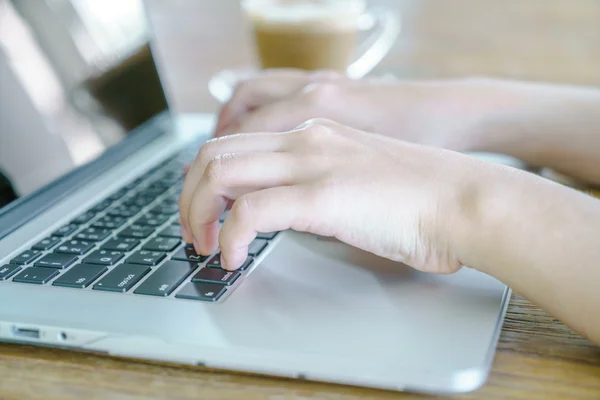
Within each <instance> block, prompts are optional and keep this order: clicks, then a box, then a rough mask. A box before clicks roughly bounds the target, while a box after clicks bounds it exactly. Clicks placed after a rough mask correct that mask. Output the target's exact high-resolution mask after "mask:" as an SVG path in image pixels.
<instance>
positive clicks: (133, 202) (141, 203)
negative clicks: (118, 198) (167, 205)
mask: <svg viewBox="0 0 600 400" xmlns="http://www.w3.org/2000/svg"><path fill="white" fill-rule="evenodd" d="M155 198H156V197H155V196H154V197H150V196H139V195H138V196H133V197H129V198H127V199H126V200H125V201H124V202H123V204H125V205H126V206H137V207H146V206H147V205H148V204H150V203H152V202H153V201H154V199H155Z"/></svg>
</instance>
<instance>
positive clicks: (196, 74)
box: [0, 0, 600, 400]
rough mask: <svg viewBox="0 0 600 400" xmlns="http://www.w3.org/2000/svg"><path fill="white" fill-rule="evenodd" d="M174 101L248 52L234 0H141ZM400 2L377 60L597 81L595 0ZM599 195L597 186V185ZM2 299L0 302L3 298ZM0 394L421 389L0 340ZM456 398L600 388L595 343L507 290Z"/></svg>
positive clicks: (197, 98)
mask: <svg viewBox="0 0 600 400" xmlns="http://www.w3.org/2000/svg"><path fill="white" fill-rule="evenodd" d="M150 2H151V3H152V4H151V12H152V14H153V22H154V25H155V29H156V32H157V36H158V41H159V45H160V52H161V56H162V57H163V59H164V60H165V61H164V64H165V72H166V73H167V78H168V84H169V87H170V91H171V94H172V96H173V97H172V98H173V100H174V104H175V108H176V110H177V111H180V112H196V111H214V110H216V108H217V103H216V102H215V101H214V100H212V99H211V98H210V96H209V95H208V93H207V91H206V83H207V81H208V79H209V77H210V76H211V75H212V74H213V73H214V72H216V71H218V70H219V69H220V68H223V67H231V66H238V65H246V64H248V63H250V62H251V60H252V51H251V44H250V43H251V42H250V40H249V37H248V36H247V35H246V32H245V26H244V24H243V23H241V22H242V21H241V16H240V13H239V11H238V8H237V2H236V1H234V0H218V1H217V0H213V1H208V0H204V1H198V0H170V1H168V2H167V1H163V0H150ZM372 3H379V4H388V5H393V6H394V7H397V8H398V9H399V10H401V12H402V15H403V19H404V28H403V34H402V38H401V39H400V40H399V41H398V43H397V45H396V46H395V48H394V49H393V52H392V54H390V56H389V57H388V58H387V59H386V60H385V61H384V62H383V63H382V64H381V65H380V67H379V68H378V72H388V71H392V72H394V73H396V74H397V75H399V76H401V77H413V78H433V77H452V76H463V75H494V76H504V77H511V78H519V79H529V80H547V81H555V82H567V83H577V84H589V85H596V86H598V85H600V68H599V67H598V66H599V65H600V22H599V21H600V2H599V1H597V0H510V1H508V0H507V1H503V2H499V1H495V0H454V1H452V2H446V1H439V0H422V1H417V0H399V1H393V0H379V1H373V2H372ZM596 194H597V195H598V196H599V197H600V193H596ZM2 306H5V305H2ZM0 398H1V399H3V400H9V399H42V398H43V399H80V398H87V399H148V398H151V399H159V398H161V399H162V398H168V399H249V400H255V399H256V400H257V399H272V400H275V399H277V400H279V399H308V398H311V399H313V398H314V399H399V398H403V399H404V398H429V397H427V396H419V395H413V394H402V393H395V392H385V391H378V390H371V389H363V388H353V387H345V386H338V385H329V384H321V383H312V382H301V381H291V380H284V379H275V378H270V377H256V376H249V375H242V374H233V373H228V372H223V371H211V370H207V369H203V368H198V367H185V366H176V365H165V364H160V363H148V362H141V361H135V360H125V359H115V358H107V357H102V356H97V355H91V354H83V353H75V352H67V351H61V350H54V349H46V348H36V347H29V346H20V345H8V344H0ZM456 398H461V399H462V398H464V399H484V398H502V399H508V398H510V399H525V398H527V399H550V398H579V399H598V398H600V348H598V347H596V346H594V345H592V344H591V343H589V342H588V341H586V340H585V339H583V338H582V337H580V336H579V335H578V334H576V333H574V332H572V331H571V330H569V329H568V328H567V327H566V326H564V325H563V324H562V323H560V322H558V321H557V320H555V319H554V318H552V317H551V316H549V315H548V314H546V313H545V312H544V311H542V310H540V309H539V308H538V307H536V306H535V305H533V304H531V303H530V302H528V301H527V300H525V299H523V298H522V297H519V296H518V295H515V296H513V298H512V300H511V305H510V306H509V309H508V314H507V317H506V322H505V324H504V328H503V331H502V335H501V337H500V343H499V345H498V351H497V354H496V358H495V362H494V366H493V370H492V373H491V375H490V378H489V381H488V382H487V384H486V386H484V387H483V388H482V389H481V390H479V391H477V392H475V393H471V394H467V395H463V396H457V397H456Z"/></svg>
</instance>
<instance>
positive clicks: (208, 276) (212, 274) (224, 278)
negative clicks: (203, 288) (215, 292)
mask: <svg viewBox="0 0 600 400" xmlns="http://www.w3.org/2000/svg"><path fill="white" fill-rule="evenodd" d="M240 275H241V274H240V273H239V272H237V271H226V270H224V269H217V268H202V269H201V270H200V271H198V273H197V274H196V275H194V277H193V278H192V282H211V283H221V284H223V285H227V286H229V285H231V284H232V283H233V282H235V280H236V279H237V278H239V276H240Z"/></svg>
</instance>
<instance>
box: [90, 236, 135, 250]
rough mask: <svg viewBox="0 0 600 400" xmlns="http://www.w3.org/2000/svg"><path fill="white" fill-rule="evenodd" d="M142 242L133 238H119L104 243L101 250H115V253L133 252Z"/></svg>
mask: <svg viewBox="0 0 600 400" xmlns="http://www.w3.org/2000/svg"><path fill="white" fill-rule="evenodd" d="M139 244H140V241H139V240H137V239H133V238H117V239H111V240H109V241H107V242H106V243H104V244H103V245H102V246H101V247H100V248H101V249H103V250H115V251H123V252H127V251H131V250H133V249H135V248H136V247H138V245H139Z"/></svg>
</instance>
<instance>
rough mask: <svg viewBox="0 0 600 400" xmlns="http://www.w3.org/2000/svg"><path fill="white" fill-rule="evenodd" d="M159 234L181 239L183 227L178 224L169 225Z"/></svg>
mask: <svg viewBox="0 0 600 400" xmlns="http://www.w3.org/2000/svg"><path fill="white" fill-rule="evenodd" d="M158 236H162V237H172V238H179V239H181V227H180V226H178V225H170V226H167V227H166V228H165V229H163V230H162V231H160V233H159V234H158Z"/></svg>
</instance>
